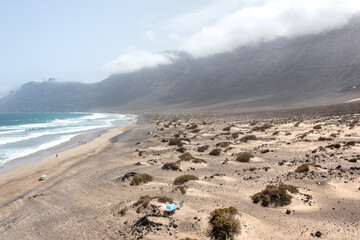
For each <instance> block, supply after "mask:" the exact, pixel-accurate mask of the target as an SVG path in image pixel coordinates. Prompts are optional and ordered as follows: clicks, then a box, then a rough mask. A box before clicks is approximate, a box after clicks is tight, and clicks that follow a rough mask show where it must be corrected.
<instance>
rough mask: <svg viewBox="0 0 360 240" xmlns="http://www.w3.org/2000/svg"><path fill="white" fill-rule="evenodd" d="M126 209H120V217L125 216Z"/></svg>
mask: <svg viewBox="0 0 360 240" xmlns="http://www.w3.org/2000/svg"><path fill="white" fill-rule="evenodd" d="M127 210H128V209H127V208H123V209H121V210H120V211H119V214H120V215H121V216H124V215H125V214H126V212H127Z"/></svg>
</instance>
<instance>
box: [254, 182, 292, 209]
mask: <svg viewBox="0 0 360 240" xmlns="http://www.w3.org/2000/svg"><path fill="white" fill-rule="evenodd" d="M288 191H289V192H290V193H298V192H299V190H298V188H297V187H294V186H292V185H285V184H280V185H278V186H275V185H267V186H266V188H265V189H264V190H262V191H261V192H259V193H256V194H255V195H254V196H252V197H251V199H252V200H253V203H261V206H263V207H268V206H275V207H277V206H286V205H289V204H290V203H291V199H292V196H291V195H290V194H288V193H287V192H288Z"/></svg>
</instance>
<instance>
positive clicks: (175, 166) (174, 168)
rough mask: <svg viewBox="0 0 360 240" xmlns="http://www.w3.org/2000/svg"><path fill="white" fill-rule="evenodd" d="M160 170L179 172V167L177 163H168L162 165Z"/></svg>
mask: <svg viewBox="0 0 360 240" xmlns="http://www.w3.org/2000/svg"><path fill="white" fill-rule="evenodd" d="M161 169H164V170H172V171H178V170H180V166H179V164H178V163H175V162H168V163H164V165H163V166H162V167H161Z"/></svg>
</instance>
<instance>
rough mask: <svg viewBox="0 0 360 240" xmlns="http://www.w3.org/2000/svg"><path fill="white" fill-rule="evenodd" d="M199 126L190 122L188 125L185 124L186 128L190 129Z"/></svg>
mask: <svg viewBox="0 0 360 240" xmlns="http://www.w3.org/2000/svg"><path fill="white" fill-rule="evenodd" d="M198 127H199V126H198V125H197V124H191V125H190V126H187V127H186V129H189V130H192V129H196V128H198Z"/></svg>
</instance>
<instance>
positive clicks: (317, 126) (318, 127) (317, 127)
mask: <svg viewBox="0 0 360 240" xmlns="http://www.w3.org/2000/svg"><path fill="white" fill-rule="evenodd" d="M313 129H316V130H318V129H321V125H320V124H318V125H315V126H314V127H313Z"/></svg>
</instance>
